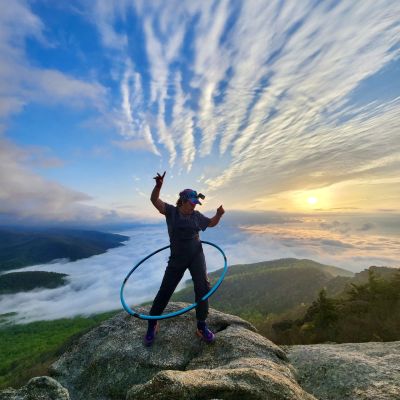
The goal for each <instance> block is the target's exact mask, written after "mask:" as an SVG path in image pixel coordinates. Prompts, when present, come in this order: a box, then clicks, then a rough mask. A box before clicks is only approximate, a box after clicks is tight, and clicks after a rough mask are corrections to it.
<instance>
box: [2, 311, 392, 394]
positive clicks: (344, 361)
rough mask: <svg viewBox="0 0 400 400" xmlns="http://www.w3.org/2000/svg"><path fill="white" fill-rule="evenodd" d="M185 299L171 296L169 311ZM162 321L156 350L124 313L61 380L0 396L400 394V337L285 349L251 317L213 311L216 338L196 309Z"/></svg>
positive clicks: (61, 372)
mask: <svg viewBox="0 0 400 400" xmlns="http://www.w3.org/2000/svg"><path fill="white" fill-rule="evenodd" d="M184 306H186V304H184V303H171V304H170V305H169V307H168V311H176V310H177V309H178V308H181V307H184ZM147 311H148V309H147V308H142V309H140V312H143V313H147ZM160 323H161V330H160V332H159V334H158V336H157V339H156V342H155V343H154V345H153V347H151V348H147V347H145V346H144V345H143V343H142V338H143V335H144V333H145V331H146V326H147V323H146V321H141V320H138V319H136V318H133V317H131V316H129V315H128V314H126V313H125V312H121V313H120V314H118V315H116V316H115V317H113V318H111V319H109V320H107V321H105V322H103V323H102V324H101V325H100V326H99V327H97V328H95V329H93V330H91V331H90V332H88V333H87V334H85V335H84V336H82V337H81V338H80V339H79V340H78V341H77V342H76V343H74V344H73V345H72V346H71V348H70V349H69V350H68V351H67V352H66V353H64V354H63V356H62V357H61V358H60V359H59V360H58V361H57V362H55V363H54V364H53V365H52V367H51V373H52V375H53V377H54V378H56V379H57V380H55V379H53V378H50V377H37V378H33V379H31V380H30V381H29V382H28V384H27V385H26V386H24V387H22V388H20V389H6V390H3V391H0V400H69V399H71V400H83V399H85V400H90V399H96V400H111V399H113V400H116V399H127V400H135V399H136V400H137V399H138V400H141V399H146V400H147V399H196V400H197V399H198V400H201V399H204V400H205V399H207V400H209V399H232V400H235V399H244V400H245V399H252V400H253V399H263V400H268V399H273V400H280V399H286V400H300V399H304V400H315V399H320V400H367V399H368V400H400V342H391V343H349V344H320V345H309V346H288V347H285V351H284V350H283V349H282V348H280V347H278V346H276V345H275V344H274V343H272V342H271V341H269V340H268V339H266V338H265V337H263V336H260V335H259V334H257V333H256V330H255V328H254V327H253V326H252V325H251V324H249V323H248V322H246V321H244V320H242V319H240V318H238V317H235V316H233V315H228V314H224V313H221V312H218V311H215V310H212V309H211V310H210V316H209V323H210V326H211V328H212V329H213V330H214V331H215V332H216V336H217V340H216V343H214V344H212V345H207V344H205V343H203V342H201V341H200V339H199V338H198V337H197V336H195V334H194V332H195V316H194V312H189V313H187V314H184V315H182V316H179V317H177V318H173V319H170V320H163V321H161V322H160ZM314 396H315V397H314Z"/></svg>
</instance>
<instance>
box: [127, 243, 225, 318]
mask: <svg viewBox="0 0 400 400" xmlns="http://www.w3.org/2000/svg"><path fill="white" fill-rule="evenodd" d="M201 243H204V244H209V245H210V246H213V247H215V248H216V249H218V250H219V251H220V253H221V254H222V256H223V258H224V270H223V272H222V274H221V276H220V278H219V279H218V281H217V282H216V284H215V285H214V286H213V287H212V288H211V289H210V291H209V292H208V293H206V294H205V295H204V296H203V297H202V298H201V299H200V301H204V300H207V299H208V298H209V297H210V296H211V295H212V294H213V293H214V292H215V291H216V290H217V289H218V287H219V286H220V285H221V283H222V281H223V280H224V277H225V274H226V271H227V270H228V262H227V259H226V256H225V253H224V252H223V250H222V249H221V248H220V247H218V246H217V245H216V244H214V243H211V242H207V241H205V240H201ZM169 247H171V246H165V247H162V248H161V249H158V250H156V251H154V252H153V253H151V254H150V255H148V256H147V257H145V258H143V259H142V260H141V261H139V262H138V263H137V264H136V265H135V266H134V267H133V268H132V269H131V270H130V271H129V273H128V275H127V276H126V278H125V279H124V281H123V282H122V286H121V290H120V298H121V303H122V306H123V307H124V309H125V311H126V312H127V313H128V314H130V315H133V316H134V317H137V318H140V319H147V320H148V319H167V318H172V317H176V316H178V315H181V314H184V313H185V312H188V311H190V310H193V308H195V307H196V306H197V304H198V302H196V303H193V304H191V305H190V306H188V307H185V308H182V309H181V310H178V311H175V312H171V313H169V314H164V315H145V314H140V313H138V312H136V311H134V310H132V309H131V308H130V307H129V306H128V305H127V304H126V303H125V299H124V287H125V284H126V282H127V281H128V279H129V277H130V276H131V275H132V274H133V272H134V271H135V270H136V268H138V267H139V265H140V264H142V263H144V262H145V261H146V260H148V259H149V258H150V257H153V256H154V255H155V254H157V253H159V252H160V251H163V250H165V249H168V248H169Z"/></svg>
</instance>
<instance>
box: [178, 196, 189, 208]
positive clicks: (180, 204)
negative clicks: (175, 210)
mask: <svg viewBox="0 0 400 400" xmlns="http://www.w3.org/2000/svg"><path fill="white" fill-rule="evenodd" d="M185 201H187V200H182V199H181V198H180V197H179V199H178V200H177V201H176V206H177V207H181V206H182V205H183V203H184V202H185Z"/></svg>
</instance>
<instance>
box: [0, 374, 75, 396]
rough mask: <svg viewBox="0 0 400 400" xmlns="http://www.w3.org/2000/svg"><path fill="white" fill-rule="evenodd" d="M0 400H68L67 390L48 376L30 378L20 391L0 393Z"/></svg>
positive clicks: (8, 390)
mask: <svg viewBox="0 0 400 400" xmlns="http://www.w3.org/2000/svg"><path fill="white" fill-rule="evenodd" d="M0 400H70V398H69V394H68V390H67V389H65V388H64V387H62V386H61V385H60V384H59V383H58V382H57V381H56V380H55V379H53V378H50V377H48V376H39V377H36V378H32V379H31V380H30V381H29V382H28V383H27V385H25V386H23V387H22V388H21V389H18V390H16V389H6V390H3V391H1V392H0Z"/></svg>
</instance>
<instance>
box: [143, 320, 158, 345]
mask: <svg viewBox="0 0 400 400" xmlns="http://www.w3.org/2000/svg"><path fill="white" fill-rule="evenodd" d="M159 330H160V324H159V323H158V321H157V323H156V324H155V325H150V324H149V327H148V328H147V333H146V335H145V337H144V345H145V346H147V347H149V346H151V345H152V344H153V342H154V339H155V338H156V335H157V333H158V331H159Z"/></svg>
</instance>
